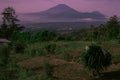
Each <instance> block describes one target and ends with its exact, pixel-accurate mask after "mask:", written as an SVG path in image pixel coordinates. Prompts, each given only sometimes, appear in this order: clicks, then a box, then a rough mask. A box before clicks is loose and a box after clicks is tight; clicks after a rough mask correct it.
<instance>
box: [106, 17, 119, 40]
mask: <svg viewBox="0 0 120 80" xmlns="http://www.w3.org/2000/svg"><path fill="white" fill-rule="evenodd" d="M106 27H107V36H108V38H109V39H115V38H117V37H118V35H119V31H120V23H119V18H118V17H117V16H116V15H114V16H113V17H111V18H110V19H109V20H108V22H107V24H106Z"/></svg>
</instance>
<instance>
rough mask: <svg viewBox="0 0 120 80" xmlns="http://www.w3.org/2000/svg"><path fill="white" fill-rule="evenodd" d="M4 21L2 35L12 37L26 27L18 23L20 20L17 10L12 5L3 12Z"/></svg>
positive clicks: (0, 30)
mask: <svg viewBox="0 0 120 80" xmlns="http://www.w3.org/2000/svg"><path fill="white" fill-rule="evenodd" d="M2 15H3V18H2V20H3V22H2V25H1V28H0V34H1V35H0V37H3V38H8V39H9V38H10V37H11V36H12V35H13V34H15V33H16V32H19V31H21V30H22V29H23V28H24V27H22V26H20V25H19V24H18V22H19V20H18V19H17V15H16V12H15V10H14V9H13V8H12V7H7V8H5V9H4V10H3V12H2Z"/></svg>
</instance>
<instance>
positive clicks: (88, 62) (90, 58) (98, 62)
mask: <svg viewBox="0 0 120 80" xmlns="http://www.w3.org/2000/svg"><path fill="white" fill-rule="evenodd" d="M81 61H82V62H83V64H84V65H85V67H86V68H88V69H89V70H90V71H91V72H92V75H93V76H95V75H98V76H99V74H100V71H102V70H103V68H104V67H108V66H109V65H110V64H111V55H110V53H109V52H107V51H106V50H103V49H102V48H101V47H100V46H98V45H95V44H92V45H89V46H87V47H86V50H85V51H84V52H83V53H82V55H81Z"/></svg>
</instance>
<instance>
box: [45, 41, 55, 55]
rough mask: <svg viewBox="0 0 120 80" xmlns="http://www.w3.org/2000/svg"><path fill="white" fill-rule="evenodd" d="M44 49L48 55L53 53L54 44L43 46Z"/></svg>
mask: <svg viewBox="0 0 120 80" xmlns="http://www.w3.org/2000/svg"><path fill="white" fill-rule="evenodd" d="M45 49H46V51H47V52H48V53H55V49H56V44H53V43H51V44H47V45H46V46H45Z"/></svg>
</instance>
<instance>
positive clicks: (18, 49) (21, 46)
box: [13, 41, 26, 53]
mask: <svg viewBox="0 0 120 80" xmlns="http://www.w3.org/2000/svg"><path fill="white" fill-rule="evenodd" d="M25 48H26V44H25V43H24V42H20V41H17V42H15V43H13V49H14V51H15V53H23V52H24V50H25Z"/></svg>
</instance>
